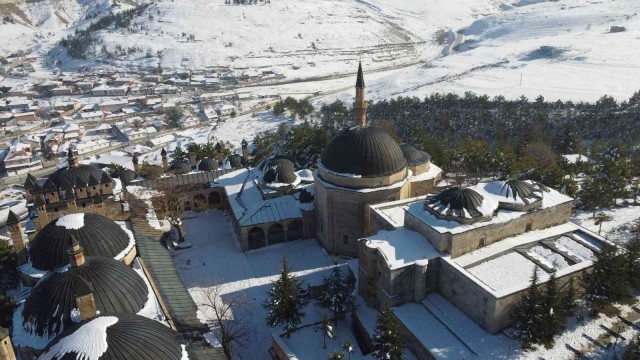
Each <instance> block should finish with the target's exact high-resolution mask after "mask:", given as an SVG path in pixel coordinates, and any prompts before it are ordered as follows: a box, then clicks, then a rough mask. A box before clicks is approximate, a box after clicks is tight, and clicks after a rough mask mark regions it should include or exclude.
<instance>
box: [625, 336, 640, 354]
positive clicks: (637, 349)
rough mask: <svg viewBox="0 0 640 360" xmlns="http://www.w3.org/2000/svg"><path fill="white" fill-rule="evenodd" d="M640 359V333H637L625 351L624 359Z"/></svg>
mask: <svg viewBox="0 0 640 360" xmlns="http://www.w3.org/2000/svg"><path fill="white" fill-rule="evenodd" d="M638 359H640V334H637V335H636V337H635V338H633V340H631V341H630V342H629V345H628V346H627V350H626V351H625V353H624V360H638Z"/></svg>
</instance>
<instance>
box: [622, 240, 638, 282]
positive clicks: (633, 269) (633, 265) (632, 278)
mask: <svg viewBox="0 0 640 360" xmlns="http://www.w3.org/2000/svg"><path fill="white" fill-rule="evenodd" d="M626 250H627V251H626V253H625V260H626V263H627V279H629V286H631V287H632V288H634V289H640V237H639V238H636V239H633V240H631V241H629V242H628V243H627V246H626Z"/></svg>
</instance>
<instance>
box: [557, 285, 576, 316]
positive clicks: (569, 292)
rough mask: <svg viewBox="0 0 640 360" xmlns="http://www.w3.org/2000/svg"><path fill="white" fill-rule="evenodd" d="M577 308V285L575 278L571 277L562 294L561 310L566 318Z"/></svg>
mask: <svg viewBox="0 0 640 360" xmlns="http://www.w3.org/2000/svg"><path fill="white" fill-rule="evenodd" d="M575 309H576V287H575V282H574V281H573V278H570V279H569V283H568V284H567V288H566V289H565V290H564V291H562V293H561V295H560V309H559V310H560V311H561V313H562V316H564V317H565V318H566V317H568V316H569V315H571V314H572V313H573V312H574V311H575Z"/></svg>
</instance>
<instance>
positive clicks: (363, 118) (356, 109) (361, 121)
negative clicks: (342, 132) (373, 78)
mask: <svg viewBox="0 0 640 360" xmlns="http://www.w3.org/2000/svg"><path fill="white" fill-rule="evenodd" d="M367 107H368V105H367V101H366V100H365V99H364V75H362V63H358V78H357V79H356V100H355V101H354V102H353V113H354V115H355V120H356V125H358V126H365V125H366V124H367Z"/></svg>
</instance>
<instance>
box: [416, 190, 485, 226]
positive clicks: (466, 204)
mask: <svg viewBox="0 0 640 360" xmlns="http://www.w3.org/2000/svg"><path fill="white" fill-rule="evenodd" d="M484 201H485V199H484V197H483V196H482V195H480V194H479V193H478V192H477V191H475V190H473V189H469V188H464V187H457V186H454V187H451V188H448V189H445V190H443V191H441V192H440V193H439V194H437V195H435V196H430V197H428V198H427V202H426V204H425V207H426V208H427V209H428V210H430V212H431V213H434V214H436V215H442V216H445V217H454V218H460V219H474V218H481V217H483V216H486V215H487V214H485V211H484V210H485V209H483V203H484Z"/></svg>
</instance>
